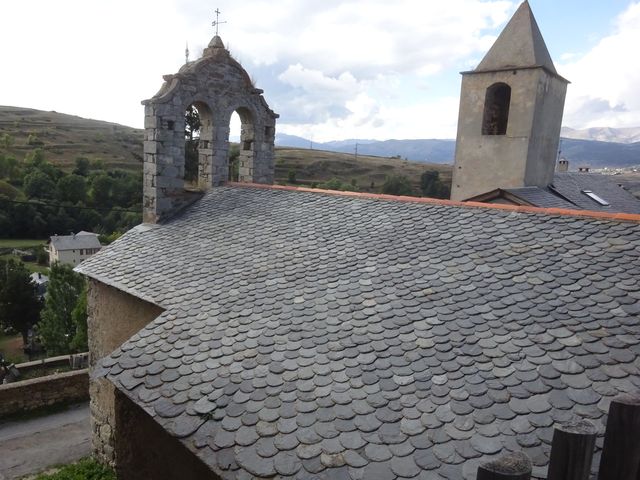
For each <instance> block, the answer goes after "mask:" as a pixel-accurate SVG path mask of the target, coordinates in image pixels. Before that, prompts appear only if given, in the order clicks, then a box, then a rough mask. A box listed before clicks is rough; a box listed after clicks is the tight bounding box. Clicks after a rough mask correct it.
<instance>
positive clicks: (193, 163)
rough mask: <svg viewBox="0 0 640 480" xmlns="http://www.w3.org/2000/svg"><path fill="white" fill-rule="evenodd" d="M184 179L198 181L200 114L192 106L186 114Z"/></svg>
mask: <svg viewBox="0 0 640 480" xmlns="http://www.w3.org/2000/svg"><path fill="white" fill-rule="evenodd" d="M184 124H185V129H184V140H185V143H184V178H185V180H188V181H195V180H197V179H198V144H199V143H200V127H201V126H202V123H201V120H200V112H198V109H197V108H196V107H195V106H194V105H190V106H189V108H187V111H186V112H185V114H184Z"/></svg>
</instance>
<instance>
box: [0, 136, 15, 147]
mask: <svg viewBox="0 0 640 480" xmlns="http://www.w3.org/2000/svg"><path fill="white" fill-rule="evenodd" d="M13 142H14V139H13V137H12V136H11V135H9V134H8V133H3V134H2V136H0V146H2V148H3V149H4V150H9V148H10V147H11V146H12V145H13Z"/></svg>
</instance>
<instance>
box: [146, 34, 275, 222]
mask: <svg viewBox="0 0 640 480" xmlns="http://www.w3.org/2000/svg"><path fill="white" fill-rule="evenodd" d="M164 80H165V83H164V84H163V86H162V88H161V89H160V91H159V92H158V93H157V94H156V95H155V96H154V97H153V98H151V99H150V100H145V101H144V102H143V104H144V105H145V121H144V126H145V137H144V164H143V169H144V188H143V190H144V191H143V210H144V212H143V220H144V221H145V222H149V223H156V222H158V221H162V220H163V219H165V218H168V217H169V216H171V215H172V214H174V213H176V212H177V211H178V210H180V209H181V208H183V207H184V206H186V205H188V204H189V203H191V202H192V201H193V199H194V192H193V191H187V190H186V189H185V181H184V173H185V152H184V131H185V119H184V116H185V111H186V109H187V108H188V107H189V106H190V105H195V106H196V108H197V109H198V112H199V113H200V120H201V123H202V125H201V128H200V143H199V154H198V188H199V190H200V191H206V190H209V189H210V188H212V187H214V186H217V185H221V184H223V183H225V182H226V181H227V180H228V176H229V161H228V154H229V122H230V120H231V115H232V113H233V112H238V114H239V116H240V120H241V122H242V131H241V136H240V157H239V162H240V165H239V181H240V182H253V183H273V177H274V170H275V164H274V159H273V152H274V141H275V125H276V118H278V115H277V114H275V113H274V112H273V111H272V110H271V109H270V108H269V106H268V105H267V103H266V101H265V99H264V97H263V96H262V90H260V89H258V88H255V87H254V86H253V84H252V82H251V79H250V78H249V75H248V74H247V72H246V71H245V70H244V69H243V68H242V66H241V65H240V64H239V63H238V62H237V61H236V60H234V59H233V58H232V57H231V55H230V54H229V51H228V50H227V49H226V48H225V47H224V45H223V44H222V40H220V38H219V37H214V39H213V40H212V41H211V43H210V44H209V47H208V48H206V49H205V51H204V53H203V56H202V58H200V59H198V60H196V61H194V62H189V63H187V64H185V65H184V66H183V67H182V68H181V69H180V71H179V72H178V73H177V74H175V75H165V77H164Z"/></svg>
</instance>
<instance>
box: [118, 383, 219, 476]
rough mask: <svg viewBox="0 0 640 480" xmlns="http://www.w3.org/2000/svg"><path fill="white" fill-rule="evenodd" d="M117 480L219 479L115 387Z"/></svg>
mask: <svg viewBox="0 0 640 480" xmlns="http://www.w3.org/2000/svg"><path fill="white" fill-rule="evenodd" d="M115 405H116V408H115V410H116V420H117V422H118V423H119V424H121V425H126V426H127V428H126V429H122V430H121V431H120V432H119V433H118V442H117V447H116V453H117V457H118V464H117V466H116V472H117V474H118V480H139V479H148V480H154V479H158V480H160V479H162V480H218V479H219V477H218V476H216V475H215V474H214V473H213V472H212V471H211V470H210V469H209V467H207V466H206V465H205V464H204V463H203V462H201V461H200V460H199V459H198V457H197V456H196V455H194V454H192V453H191V452H190V451H189V450H188V449H187V448H186V447H185V446H184V445H183V444H182V443H181V442H180V441H179V440H178V439H176V438H174V437H172V436H171V435H170V434H169V433H167V431H166V430H165V429H164V428H162V427H161V426H160V425H159V424H158V423H157V422H155V421H154V420H153V418H151V417H150V416H149V415H148V414H147V413H146V412H145V411H144V410H142V409H141V408H140V407H138V406H137V405H135V404H134V403H133V402H132V401H131V400H129V399H128V398H127V397H126V396H125V395H124V394H123V393H121V392H120V391H118V390H116V402H115Z"/></svg>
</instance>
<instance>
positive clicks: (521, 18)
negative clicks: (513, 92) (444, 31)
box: [475, 1, 557, 75]
mask: <svg viewBox="0 0 640 480" xmlns="http://www.w3.org/2000/svg"><path fill="white" fill-rule="evenodd" d="M528 67H544V68H545V69H547V70H548V71H549V72H551V73H554V74H556V75H557V72H556V69H555V67H554V66H553V61H552V60H551V55H549V51H548V50H547V46H546V45H545V43H544V39H543V38H542V34H541V33H540V29H539V28H538V24H537V23H536V19H535V17H534V16H533V12H532V11H531V7H529V2H527V1H525V2H523V3H522V4H521V5H520V7H518V10H516V13H515V14H514V15H513V17H512V18H511V20H510V21H509V23H508V24H507V26H506V27H505V28H504V30H502V33H500V36H499V37H498V39H497V40H496V41H495V43H494V44H493V46H492V47H491V49H490V50H489V52H488V53H487V54H486V55H485V57H484V58H483V59H482V61H481V62H480V64H479V65H478V67H477V68H476V70H475V71H476V72H486V71H492V70H504V69H507V68H528Z"/></svg>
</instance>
